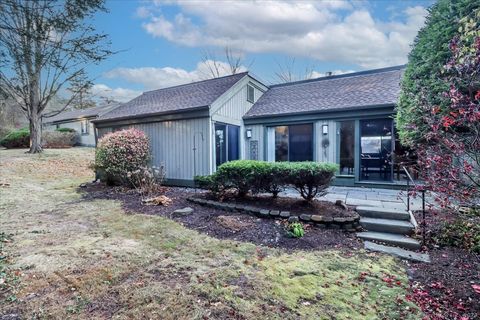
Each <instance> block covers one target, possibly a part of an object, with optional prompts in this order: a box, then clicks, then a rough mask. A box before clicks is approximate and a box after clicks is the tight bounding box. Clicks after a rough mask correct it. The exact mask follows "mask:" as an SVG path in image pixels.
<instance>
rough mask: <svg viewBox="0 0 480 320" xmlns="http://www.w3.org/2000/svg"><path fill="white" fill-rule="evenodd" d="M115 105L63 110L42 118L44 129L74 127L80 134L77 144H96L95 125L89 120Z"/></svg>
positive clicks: (89, 145) (92, 145) (91, 145)
mask: <svg viewBox="0 0 480 320" xmlns="http://www.w3.org/2000/svg"><path fill="white" fill-rule="evenodd" d="M117 106H118V104H112V105H108V106H99V107H94V108H88V109H79V110H71V111H64V112H61V113H59V114H57V115H56V116H53V117H50V118H44V119H43V126H44V130H47V131H53V130H56V129H58V128H69V129H74V130H75V131H77V132H78V133H79V135H80V141H79V145H81V146H88V147H94V146H95V145H96V143H95V141H96V140H95V139H96V138H95V127H94V126H93V123H92V122H91V121H92V120H94V119H96V118H97V117H98V116H100V115H102V114H104V113H106V112H109V111H111V110H112V109H113V108H115V107H117Z"/></svg>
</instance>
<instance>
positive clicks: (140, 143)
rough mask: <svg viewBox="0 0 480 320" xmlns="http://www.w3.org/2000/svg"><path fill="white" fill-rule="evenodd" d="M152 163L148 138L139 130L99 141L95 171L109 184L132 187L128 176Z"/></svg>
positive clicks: (127, 131)
mask: <svg viewBox="0 0 480 320" xmlns="http://www.w3.org/2000/svg"><path fill="white" fill-rule="evenodd" d="M149 161H150V145H149V141H148V137H147V136H146V135H145V133H143V132H142V131H140V130H138V129H126V130H120V131H116V132H112V133H109V134H106V135H105V136H104V137H102V138H101V139H100V140H99V141H98V145H97V149H96V152H95V169H96V170H97V172H98V173H99V174H100V176H101V177H102V179H104V180H105V181H106V182H107V184H115V183H122V184H128V185H130V182H129V179H128V176H129V174H131V173H132V172H135V171H137V170H139V169H141V168H143V167H146V166H147V164H148V162H149Z"/></svg>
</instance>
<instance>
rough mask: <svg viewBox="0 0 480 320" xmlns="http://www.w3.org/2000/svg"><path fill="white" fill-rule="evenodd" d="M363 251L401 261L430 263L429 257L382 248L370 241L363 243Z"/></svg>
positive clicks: (396, 249) (401, 250) (402, 250)
mask: <svg viewBox="0 0 480 320" xmlns="http://www.w3.org/2000/svg"><path fill="white" fill-rule="evenodd" d="M365 249H367V250H371V251H377V252H383V253H387V254H391V255H394V256H397V257H399V258H402V259H407V260H412V261H417V262H425V263H430V256H429V255H428V254H425V253H418V252H413V251H409V250H405V249H400V248H396V247H389V246H384V245H381V244H377V243H374V242H371V241H365Z"/></svg>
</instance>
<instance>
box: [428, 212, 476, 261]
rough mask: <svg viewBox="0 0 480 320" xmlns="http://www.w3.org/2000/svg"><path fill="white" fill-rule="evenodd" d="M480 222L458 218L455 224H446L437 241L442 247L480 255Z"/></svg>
mask: <svg viewBox="0 0 480 320" xmlns="http://www.w3.org/2000/svg"><path fill="white" fill-rule="evenodd" d="M479 222H480V221H478V219H468V218H457V219H455V220H454V221H453V222H448V223H445V224H444V225H443V227H442V229H441V230H440V232H439V233H438V235H437V236H436V237H435V239H436V240H437V242H438V243H439V244H440V245H445V246H454V247H459V248H464V249H466V250H468V251H471V252H477V253H480V223H479Z"/></svg>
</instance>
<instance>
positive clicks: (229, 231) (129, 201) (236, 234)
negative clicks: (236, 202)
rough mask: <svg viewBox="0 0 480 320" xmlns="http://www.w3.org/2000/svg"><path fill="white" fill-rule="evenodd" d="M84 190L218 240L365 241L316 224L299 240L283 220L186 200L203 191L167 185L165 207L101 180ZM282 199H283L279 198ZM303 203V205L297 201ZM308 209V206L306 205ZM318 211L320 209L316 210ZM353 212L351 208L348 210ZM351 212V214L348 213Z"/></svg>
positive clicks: (347, 245)
mask: <svg viewBox="0 0 480 320" xmlns="http://www.w3.org/2000/svg"><path fill="white" fill-rule="evenodd" d="M81 190H83V191H85V192H84V193H83V196H84V198H85V199H87V200H88V199H112V200H120V201H121V202H122V205H123V208H124V210H125V211H126V212H127V213H144V214H150V215H159V216H164V217H168V218H171V219H173V220H175V221H178V222H179V223H181V224H182V225H184V226H186V227H188V228H190V229H194V230H197V231H199V232H201V233H205V234H208V235H210V236H213V237H216V238H219V239H230V240H238V241H244V242H251V243H254V244H258V245H265V246H269V247H278V248H284V249H289V250H297V249H302V250H319V249H321V250H328V249H344V250H346V251H347V250H348V251H352V250H358V249H360V248H362V246H363V244H362V242H361V241H360V240H358V239H357V238H356V237H355V234H354V233H353V234H352V233H348V232H345V231H342V230H334V229H324V228H321V227H317V226H310V225H305V236H303V237H302V238H300V239H296V238H291V237H290V236H289V235H288V233H287V232H286V231H285V226H284V222H281V221H280V220H274V219H262V218H257V217H253V216H250V215H246V214H241V213H236V212H227V211H223V210H218V209H214V208H208V207H204V206H201V205H197V204H194V203H192V202H189V201H188V200H187V198H188V197H192V196H202V195H201V194H202V191H198V192H195V190H193V189H188V188H176V187H164V188H163V190H162V193H161V194H163V195H165V196H167V197H169V198H170V199H172V203H171V204H170V205H169V206H167V207H165V206H146V205H143V204H142V203H141V200H140V197H139V195H138V194H137V193H136V192H135V191H132V190H125V189H122V188H111V187H107V186H105V185H104V184H101V183H92V184H87V185H86V186H85V187H84V188H81ZM279 200H280V199H279ZM258 201H259V202H258V203H259V205H260V204H262V205H263V204H266V201H267V200H264V199H258ZM289 201H290V200H287V201H283V200H280V201H278V200H277V201H276V202H275V203H273V204H272V205H274V206H275V208H270V209H280V208H281V209H282V210H285V208H283V207H281V206H282V204H284V205H287V206H288V208H289V209H288V210H289V211H291V212H299V213H300V211H301V213H307V212H305V209H306V207H298V208H296V209H295V205H294V204H293V203H292V202H289ZM297 205H301V204H297ZM185 207H191V208H193V209H194V211H193V213H192V214H190V215H187V216H172V212H173V211H175V210H176V209H182V208H185ZM307 209H308V208H307ZM310 209H312V210H323V212H322V213H321V214H322V215H334V214H335V213H336V212H337V211H339V212H338V214H341V213H340V212H342V213H343V211H344V210H343V209H339V208H336V207H335V205H334V204H328V205H327V204H325V203H319V204H315V205H314V207H313V208H310ZM316 212H317V213H318V211H316ZM346 212H350V211H346ZM343 214H344V213H343ZM347 214H348V213H347Z"/></svg>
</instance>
